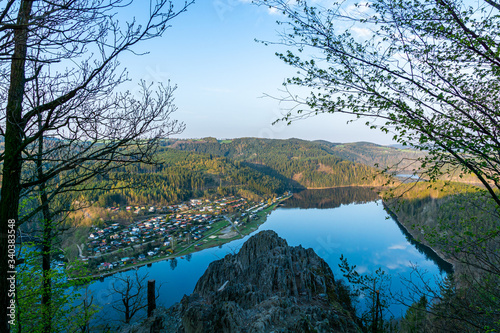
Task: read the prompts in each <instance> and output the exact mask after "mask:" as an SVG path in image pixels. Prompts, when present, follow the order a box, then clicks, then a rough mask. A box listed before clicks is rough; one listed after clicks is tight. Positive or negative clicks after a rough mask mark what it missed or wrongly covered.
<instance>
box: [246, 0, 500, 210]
mask: <svg viewBox="0 0 500 333" xmlns="http://www.w3.org/2000/svg"><path fill="white" fill-rule="evenodd" d="M255 2H256V3H257V4H261V5H265V6H271V7H275V8H276V9H277V10H278V11H279V12H282V13H283V14H284V18H283V21H282V22H279V24H280V25H282V26H283V33H282V35H281V37H282V39H281V43H282V44H283V45H286V47H287V49H288V50H287V51H286V52H282V53H277V55H278V56H279V58H281V59H282V60H283V61H284V62H285V63H286V64H289V65H290V66H292V67H294V68H296V69H297V70H298V73H299V75H297V76H296V77H293V78H289V79H288V80H287V82H286V85H287V86H289V87H288V88H287V90H288V91H291V93H290V96H288V97H287V99H286V101H288V102H292V105H291V106H290V109H291V110H293V111H290V112H289V113H288V114H287V115H286V116H285V117H283V118H282V119H281V120H282V121H285V122H287V123H290V122H292V121H295V120H297V119H301V118H305V117H307V116H311V115H317V114H320V113H348V114H351V115H353V116H354V117H355V118H364V119H366V120H367V122H366V124H367V125H368V126H369V127H370V128H378V129H380V130H381V131H382V132H385V133H391V134H392V135H393V139H394V140H396V141H397V142H398V143H400V144H402V145H408V146H413V147H414V148H417V149H420V150H423V151H426V152H427V154H426V155H425V156H423V157H421V158H420V161H419V164H418V167H421V169H422V171H425V173H426V175H427V177H429V178H430V179H431V180H436V179H439V178H440V177H441V176H442V175H443V174H453V173H456V174H459V175H467V174H473V175H474V176H475V177H477V178H478V179H479V181H480V182H481V183H482V184H483V186H484V187H485V188H486V189H487V190H488V192H489V194H490V196H491V197H492V198H493V199H494V200H495V202H496V204H497V205H498V206H500V197H499V196H498V193H497V192H495V191H494V189H499V186H500V156H499V154H498V151H499V150H500V140H499V139H498V132H499V125H498V124H500V100H499V99H498V92H499V90H500V85H499V83H498V82H499V81H500V80H499V78H500V71H499V70H498V68H499V66H500V57H499V52H498V50H499V49H500V38H499V37H500V14H499V10H500V4H499V3H498V2H496V1H484V2H478V3H472V2H465V1H461V0H450V1H448V0H446V1H432V0H401V1H392V0H390V1H389V0H375V1H370V2H364V3H363V2H362V3H358V4H351V3H350V2H336V3H331V4H330V5H329V6H328V7H321V6H320V5H318V4H317V3H315V2H314V1H306V0H298V1H293V2H290V1H286V0H259V1H255ZM312 3H314V5H312ZM293 86H299V87H303V88H306V89H307V90H308V91H310V94H309V96H308V97H306V98H299V97H296V96H295V95H294V93H292V91H293V90H294V88H293Z"/></svg>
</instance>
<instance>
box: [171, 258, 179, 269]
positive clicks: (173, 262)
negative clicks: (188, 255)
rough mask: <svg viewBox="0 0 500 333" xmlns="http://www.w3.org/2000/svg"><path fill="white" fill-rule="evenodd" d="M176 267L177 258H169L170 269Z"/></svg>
mask: <svg viewBox="0 0 500 333" xmlns="http://www.w3.org/2000/svg"><path fill="white" fill-rule="evenodd" d="M176 267H177V258H172V259H170V269H171V270H174V269H175V268H176Z"/></svg>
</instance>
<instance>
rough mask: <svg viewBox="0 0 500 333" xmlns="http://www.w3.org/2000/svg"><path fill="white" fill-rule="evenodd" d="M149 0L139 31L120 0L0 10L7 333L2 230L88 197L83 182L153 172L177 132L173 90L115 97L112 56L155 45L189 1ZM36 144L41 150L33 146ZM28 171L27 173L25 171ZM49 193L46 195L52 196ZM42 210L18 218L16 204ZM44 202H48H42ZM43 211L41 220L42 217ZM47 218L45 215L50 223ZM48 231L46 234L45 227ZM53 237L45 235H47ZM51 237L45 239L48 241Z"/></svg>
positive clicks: (74, 0) (0, 218)
mask: <svg viewBox="0 0 500 333" xmlns="http://www.w3.org/2000/svg"><path fill="white" fill-rule="evenodd" d="M179 2H180V6H179V8H174V4H173V2H172V1H167V0H155V1H153V0H151V1H149V3H148V4H149V7H144V6H143V5H144V4H141V5H142V7H141V8H146V9H147V11H148V13H147V15H146V19H145V20H144V22H141V23H142V24H139V23H138V22H137V21H136V20H135V19H134V18H131V20H129V21H128V22H125V23H121V22H119V21H118V19H117V18H116V15H117V13H118V12H119V11H120V10H122V9H123V8H124V7H127V6H129V5H131V4H132V1H124V0H110V1H105V0H55V1H47V0H37V1H35V0H21V1H14V0H8V1H5V2H2V5H1V6H2V7H1V8H0V77H1V78H2V80H1V81H0V104H1V110H2V111H0V120H1V123H0V136H3V137H4V138H5V149H4V151H3V152H0V162H3V170H2V188H1V197H0V235H1V236H2V237H1V242H0V257H1V259H0V277H1V280H2V283H1V290H0V295H1V296H0V297H1V301H0V304H1V306H0V307H1V310H0V317H1V318H2V323H3V322H5V324H2V325H5V326H2V331H5V332H8V331H9V327H8V326H9V325H8V322H7V321H6V320H5V321H4V318H7V312H6V311H7V306H8V305H9V304H10V303H9V302H10V298H9V296H8V287H7V285H6V283H5V281H6V279H7V276H8V274H7V271H9V270H12V268H11V269H9V268H8V264H9V262H8V257H7V253H8V252H7V251H8V239H7V234H8V221H13V220H14V221H15V222H16V225H15V229H17V228H18V226H19V225H20V224H21V223H22V222H23V221H26V220H28V219H30V218H33V217H35V216H37V214H38V213H39V212H42V213H43V214H44V215H45V216H44V220H45V221H50V220H52V217H53V215H52V216H50V214H51V213H50V212H49V211H48V210H47V206H48V203H49V202H50V201H51V200H52V199H54V198H55V197H56V196H58V195H61V194H63V193H66V192H70V191H74V190H86V189H87V187H86V186H87V185H86V184H88V183H87V181H88V180H90V179H92V178H93V177H96V176H105V175H106V174H107V172H108V171H109V170H111V169H114V168H117V167H120V166H124V165H127V164H130V163H137V162H146V163H153V162H155V159H154V152H155V149H156V147H157V142H158V140H159V139H160V138H162V137H165V136H167V135H169V134H173V133H178V132H179V131H181V130H182V129H183V124H180V123H178V122H176V121H174V120H172V119H171V118H170V116H171V114H172V112H174V111H175V107H174V105H173V103H172V102H173V97H172V93H173V91H174V89H175V88H173V87H170V85H168V84H166V85H159V87H158V88H157V89H156V92H155V91H154V89H153V88H154V87H152V86H150V85H147V84H146V83H144V82H143V83H142V85H141V86H142V94H141V96H139V97H136V96H133V95H132V94H131V93H129V92H119V91H118V90H117V88H118V87H119V86H120V85H121V84H122V83H124V82H125V81H126V80H128V78H127V74H126V72H125V71H124V70H121V69H120V68H119V63H118V60H117V58H118V56H119V55H120V54H122V53H124V52H127V51H130V52H134V48H135V47H136V46H137V44H138V43H139V42H141V41H144V40H148V39H151V38H155V37H159V36H161V35H162V34H163V32H164V31H165V30H166V29H167V28H168V27H169V22H170V20H172V19H173V18H175V17H177V16H178V15H179V14H180V13H182V12H184V11H185V10H186V8H187V7H188V6H189V5H190V4H191V3H192V1H179ZM37 143H38V144H37ZM30 170H31V171H30ZM49 189H50V190H49ZM33 191H36V193H38V194H39V195H40V198H41V204H40V205H38V206H37V207H36V208H35V209H33V210H32V211H30V212H27V213H26V214H24V215H23V216H22V218H21V219H20V218H19V215H18V210H19V199H20V198H21V197H22V196H23V195H30V194H32V193H34V192H33ZM44 197H45V198H44ZM44 210H45V212H44ZM47 214H48V215H47ZM47 226H49V228H48V229H46V231H50V229H51V227H50V224H47ZM49 234H50V232H49ZM49 238H50V237H49Z"/></svg>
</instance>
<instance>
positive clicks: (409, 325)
mask: <svg viewBox="0 0 500 333" xmlns="http://www.w3.org/2000/svg"><path fill="white" fill-rule="evenodd" d="M427 303H428V302H427V298H426V297H425V296H422V297H421V298H420V300H419V301H418V302H415V303H414V304H412V305H411V306H410V307H409V308H408V310H406V314H405V316H404V318H403V321H402V324H401V331H402V332H405V333H420V332H425V331H428V325H429V324H428V319H427V305H428V304H427Z"/></svg>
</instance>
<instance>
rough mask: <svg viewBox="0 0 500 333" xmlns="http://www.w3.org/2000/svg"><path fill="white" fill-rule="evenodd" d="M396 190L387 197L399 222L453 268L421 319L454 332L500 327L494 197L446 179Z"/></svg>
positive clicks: (499, 233) (499, 235)
mask: <svg viewBox="0 0 500 333" xmlns="http://www.w3.org/2000/svg"><path fill="white" fill-rule="evenodd" d="M392 194H395V195H394V196H393V195H390V194H389V193H385V194H384V196H385V198H384V201H385V202H386V204H387V206H388V207H389V208H390V209H391V210H392V211H393V212H394V213H395V214H396V215H397V217H398V220H399V221H400V222H401V223H402V224H403V225H404V226H405V227H406V228H407V229H408V230H409V231H410V233H411V234H412V235H413V236H414V237H415V238H416V239H417V240H418V241H419V242H421V243H423V244H425V245H427V246H430V247H431V248H433V249H434V250H435V251H437V253H438V254H440V256H442V257H444V258H445V259H446V260H448V261H450V262H451V263H453V266H454V274H453V275H452V276H450V277H448V278H447V279H446V280H445V281H444V282H445V283H444V284H442V285H441V286H440V287H441V290H440V292H438V293H437V294H435V300H434V302H433V304H432V305H431V306H428V307H427V309H423V310H424V312H422V313H423V314H424V315H423V317H422V318H423V319H422V323H426V325H425V326H426V327H433V328H436V327H442V328H446V329H447V330H449V331H454V332H472V331H482V329H483V328H484V327H490V328H492V330H491V332H493V331H495V329H498V328H499V324H500V312H499V309H500V269H499V267H500V225H499V221H500V215H499V211H498V210H497V208H496V207H497V206H496V204H495V203H494V202H493V200H492V198H491V196H489V195H488V194H487V193H486V192H485V190H484V189H481V188H478V187H473V186H468V185H464V184H459V183H448V182H444V181H438V182H435V183H428V182H426V183H418V184H416V185H415V184H404V185H402V186H401V187H400V188H398V189H397V190H396V192H395V193H392ZM415 306H416V305H415ZM457 318H460V320H455V319H457ZM421 328H422V329H423V328H424V326H421ZM422 331H423V330H422Z"/></svg>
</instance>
